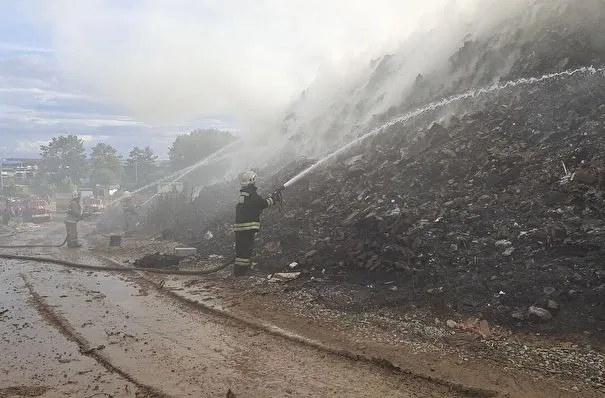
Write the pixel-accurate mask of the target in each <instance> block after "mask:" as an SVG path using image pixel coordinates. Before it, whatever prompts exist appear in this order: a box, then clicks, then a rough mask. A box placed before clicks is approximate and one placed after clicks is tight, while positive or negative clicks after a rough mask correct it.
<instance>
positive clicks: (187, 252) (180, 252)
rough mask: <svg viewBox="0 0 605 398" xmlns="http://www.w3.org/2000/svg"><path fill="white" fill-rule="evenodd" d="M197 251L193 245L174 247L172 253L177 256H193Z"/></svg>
mask: <svg viewBox="0 0 605 398" xmlns="http://www.w3.org/2000/svg"><path fill="white" fill-rule="evenodd" d="M196 253H197V249H196V248H195V247H175V248H174V254H175V255H177V256H179V257H188V256H193V255H194V254H196Z"/></svg>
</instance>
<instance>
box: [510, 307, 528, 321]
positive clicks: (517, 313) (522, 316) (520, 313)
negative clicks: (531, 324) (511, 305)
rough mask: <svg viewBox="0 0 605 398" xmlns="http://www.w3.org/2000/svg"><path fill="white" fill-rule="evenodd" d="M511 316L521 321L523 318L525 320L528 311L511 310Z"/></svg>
mask: <svg viewBox="0 0 605 398" xmlns="http://www.w3.org/2000/svg"><path fill="white" fill-rule="evenodd" d="M510 316H511V318H513V319H517V320H520V321H521V320H524V319H525V318H526V313H525V312H523V311H519V310H517V311H513V312H511V314H510Z"/></svg>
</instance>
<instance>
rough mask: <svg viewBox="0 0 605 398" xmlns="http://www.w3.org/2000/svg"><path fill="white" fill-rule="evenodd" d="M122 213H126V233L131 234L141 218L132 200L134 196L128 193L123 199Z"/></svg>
mask: <svg viewBox="0 0 605 398" xmlns="http://www.w3.org/2000/svg"><path fill="white" fill-rule="evenodd" d="M122 211H123V212H124V232H125V233H126V234H131V233H133V232H134V231H135V229H136V226H137V223H138V219H139V216H138V214H137V209H136V207H135V205H134V201H133V200H132V194H131V193H130V192H128V191H126V192H124V196H123V197H122Z"/></svg>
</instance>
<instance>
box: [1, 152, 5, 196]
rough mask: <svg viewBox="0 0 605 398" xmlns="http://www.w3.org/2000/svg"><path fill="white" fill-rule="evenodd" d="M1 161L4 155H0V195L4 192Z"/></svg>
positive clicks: (2, 161)
mask: <svg viewBox="0 0 605 398" xmlns="http://www.w3.org/2000/svg"><path fill="white" fill-rule="evenodd" d="M2 163H4V156H3V155H0V195H1V194H3V193H4V175H3V174H2Z"/></svg>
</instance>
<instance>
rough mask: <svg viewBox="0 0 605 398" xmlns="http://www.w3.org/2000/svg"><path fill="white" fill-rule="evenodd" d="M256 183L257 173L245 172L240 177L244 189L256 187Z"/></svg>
mask: <svg viewBox="0 0 605 398" xmlns="http://www.w3.org/2000/svg"><path fill="white" fill-rule="evenodd" d="M255 182H256V173H255V172H253V171H252V170H250V171H244V172H243V173H242V174H240V175H239V183H240V185H241V186H242V187H247V186H250V185H254V183H255Z"/></svg>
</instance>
